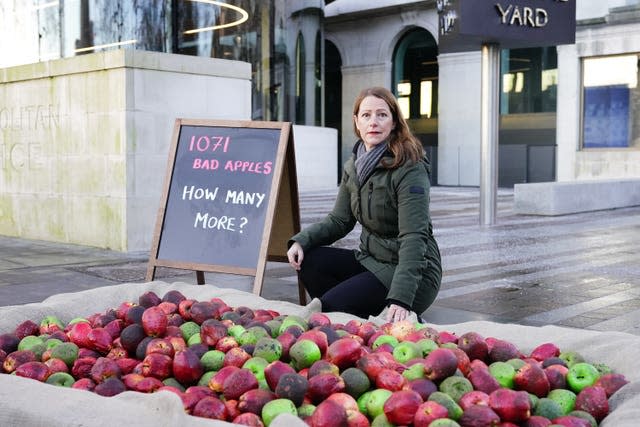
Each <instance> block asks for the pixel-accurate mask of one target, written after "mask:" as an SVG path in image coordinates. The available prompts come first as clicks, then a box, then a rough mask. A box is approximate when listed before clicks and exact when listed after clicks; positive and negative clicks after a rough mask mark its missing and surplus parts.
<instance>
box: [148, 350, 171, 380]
mask: <svg viewBox="0 0 640 427" xmlns="http://www.w3.org/2000/svg"><path fill="white" fill-rule="evenodd" d="M173 364H174V361H173V360H172V359H171V357H169V356H167V355H166V354H162V353H148V354H147V355H146V356H145V358H144V360H143V361H142V375H144V376H145V377H154V378H158V379H160V380H163V379H165V378H169V377H170V376H171V375H172V372H173Z"/></svg>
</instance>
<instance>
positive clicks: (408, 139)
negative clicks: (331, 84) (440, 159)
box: [353, 86, 424, 169]
mask: <svg viewBox="0 0 640 427" xmlns="http://www.w3.org/2000/svg"><path fill="white" fill-rule="evenodd" d="M367 96H375V97H376V98H380V99H382V100H383V101H384V102H386V103H387V105H388V106H389V110H390V111H391V115H392V117H393V122H394V123H395V127H394V128H393V129H392V130H391V133H390V134H389V149H390V150H391V152H392V153H393V155H394V159H393V161H392V162H391V163H388V164H385V167H387V168H389V169H393V168H397V167H398V166H400V165H403V164H404V163H406V162H410V163H416V162H418V161H419V160H420V159H421V158H422V157H423V156H424V149H423V148H422V143H421V142H420V141H419V140H418V138H416V137H415V135H414V134H413V133H412V132H411V130H410V129H409V125H408V124H407V121H406V120H405V119H404V117H403V116H402V112H401V111H400V106H399V105H398V101H397V100H396V97H395V96H393V94H392V93H391V91H389V89H386V88H384V87H377V86H375V87H370V88H367V89H364V90H362V91H361V92H360V94H359V95H358V96H357V97H356V100H355V102H354V104H353V115H354V116H357V115H358V111H359V110H360V104H362V101H363V100H364V99H365V98H366V97H367ZM353 130H354V132H355V134H356V136H358V138H361V136H360V133H359V132H358V128H357V127H356V124H355V121H354V123H353Z"/></svg>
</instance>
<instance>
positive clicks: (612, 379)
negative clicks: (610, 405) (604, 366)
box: [593, 373, 629, 397]
mask: <svg viewBox="0 0 640 427" xmlns="http://www.w3.org/2000/svg"><path fill="white" fill-rule="evenodd" d="M626 384H629V381H628V380H627V379H626V378H625V376H624V375H622V374H616V373H608V374H604V375H602V376H601V377H600V378H598V379H597V380H596V382H595V383H594V384H593V385H594V386H599V387H602V388H603V389H604V391H605V392H606V393H607V397H611V396H612V395H613V394H614V393H615V392H616V391H618V390H620V389H621V388H622V387H624V386H625V385H626Z"/></svg>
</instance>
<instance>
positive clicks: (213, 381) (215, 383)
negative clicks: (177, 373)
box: [178, 365, 241, 393]
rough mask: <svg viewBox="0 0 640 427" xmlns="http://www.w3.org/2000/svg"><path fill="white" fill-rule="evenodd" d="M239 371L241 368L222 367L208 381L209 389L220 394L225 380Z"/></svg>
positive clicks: (232, 366)
mask: <svg viewBox="0 0 640 427" xmlns="http://www.w3.org/2000/svg"><path fill="white" fill-rule="evenodd" d="M239 369H241V368H239V367H237V366H234V365H229V366H224V367H223V368H221V369H220V370H219V371H218V372H216V373H215V374H214V375H213V376H212V377H211V378H210V379H209V384H208V385H209V388H210V389H211V390H213V391H214V392H215V393H222V392H223V391H224V382H225V380H226V379H227V378H228V377H229V376H230V375H231V374H233V373H234V372H236V371H238V370H239ZM178 381H179V380H178Z"/></svg>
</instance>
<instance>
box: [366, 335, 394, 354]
mask: <svg viewBox="0 0 640 427" xmlns="http://www.w3.org/2000/svg"><path fill="white" fill-rule="evenodd" d="M398 342H399V341H398V338H396V337H394V336H393V335H389V334H383V335H380V336H379V337H378V338H376V339H375V340H374V341H373V344H371V348H372V349H373V350H375V349H376V348H378V347H380V346H381V345H382V344H387V343H388V344H391V346H392V347H395V346H397V345H398Z"/></svg>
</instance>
